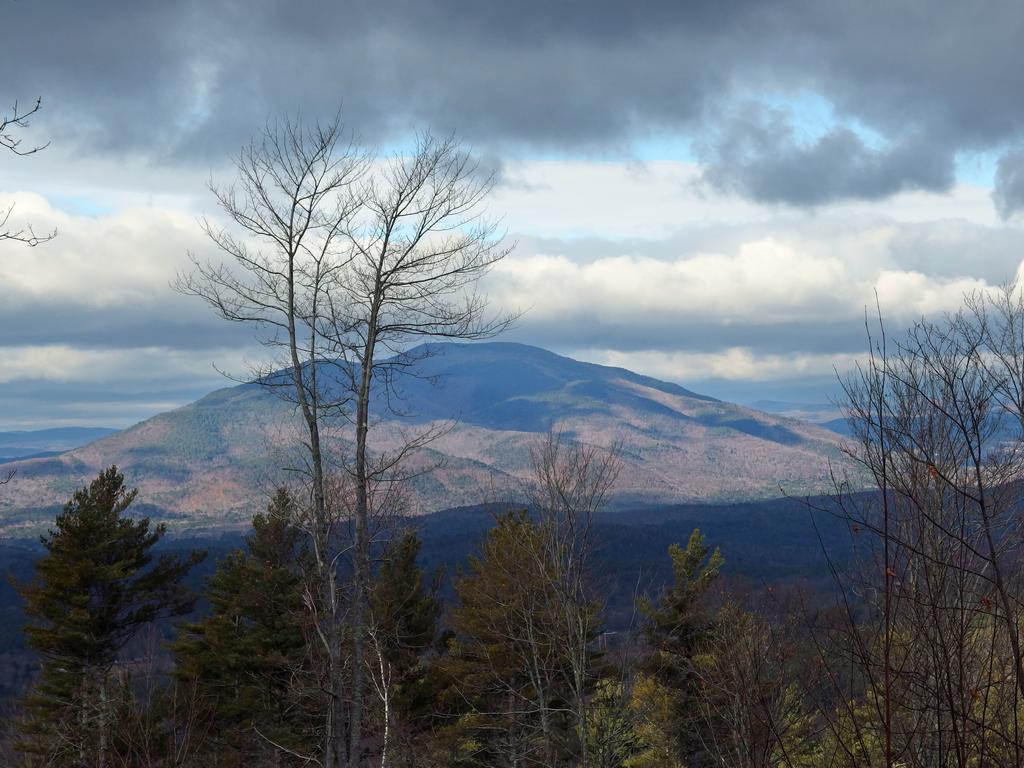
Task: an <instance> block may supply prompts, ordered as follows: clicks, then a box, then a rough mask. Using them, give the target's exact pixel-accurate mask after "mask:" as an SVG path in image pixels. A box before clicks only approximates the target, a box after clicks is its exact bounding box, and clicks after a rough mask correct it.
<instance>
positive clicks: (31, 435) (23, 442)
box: [0, 427, 117, 463]
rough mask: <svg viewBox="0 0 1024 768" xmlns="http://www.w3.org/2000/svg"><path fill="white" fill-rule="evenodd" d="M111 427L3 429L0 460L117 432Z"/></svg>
mask: <svg viewBox="0 0 1024 768" xmlns="http://www.w3.org/2000/svg"><path fill="white" fill-rule="evenodd" d="M116 431H117V430H116V429H109V428H108V427H53V428H51V429H35V430H19V431H16V432H0V463H4V462H9V461H14V460H16V459H25V458H29V457H36V456H40V455H50V456H52V455H56V454H59V453H63V452H64V451H70V450H71V449H72V448H79V447H81V446H83V445H86V444H87V443H91V442H92V441H93V440H99V439H100V438H101V437H106V436H107V435H110V434H113V433H114V432H116Z"/></svg>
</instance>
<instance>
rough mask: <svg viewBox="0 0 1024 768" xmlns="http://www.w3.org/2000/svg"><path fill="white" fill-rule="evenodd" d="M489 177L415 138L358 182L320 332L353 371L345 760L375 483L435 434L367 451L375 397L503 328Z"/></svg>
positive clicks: (455, 153) (356, 718)
mask: <svg viewBox="0 0 1024 768" xmlns="http://www.w3.org/2000/svg"><path fill="white" fill-rule="evenodd" d="M492 187H493V177H492V176H484V175H481V174H480V172H479V170H478V167H477V165H476V164H475V163H474V162H473V161H472V160H471V159H470V157H469V156H468V155H467V154H466V153H465V152H464V151H463V150H462V148H461V146H460V145H459V143H458V142H457V141H456V140H455V139H454V138H446V139H438V138H435V137H433V136H431V135H429V134H422V135H420V136H419V138H418V141H417V143H416V146H415V148H414V149H413V151H412V152H411V153H410V154H409V155H407V156H402V155H399V156H395V157H393V158H391V159H390V160H388V161H386V162H384V164H383V166H382V167H381V168H380V170H379V171H378V172H377V173H375V174H373V175H370V176H368V177H367V178H366V180H365V182H364V184H363V185H362V188H361V191H360V195H359V198H360V203H361V206H360V209H359V211H358V213H357V215H356V216H355V217H353V219H352V222H351V227H350V228H349V229H348V230H347V231H346V232H345V235H346V237H347V242H348V256H349V259H350V261H349V262H348V265H347V267H346V269H345V271H344V274H343V275H342V276H341V281H340V283H339V286H338V288H339V290H337V291H336V292H333V293H331V294H330V295H329V300H330V303H331V309H330V316H331V319H332V324H331V326H330V328H329V329H328V330H327V331H326V333H327V334H328V335H330V336H331V338H332V339H333V341H334V342H335V344H336V348H337V350H338V352H339V354H341V355H342V356H344V357H345V358H346V359H347V360H348V361H349V362H350V363H351V365H350V366H348V367H347V368H346V370H347V371H348V372H349V373H350V381H349V392H350V394H351V396H352V400H353V406H354V427H355V448H354V457H353V460H352V465H351V467H350V472H351V475H352V477H353V480H354V482H355V494H356V507H355V541H354V547H355V556H354V570H353V604H352V613H351V622H352V638H353V645H352V669H353V680H352V686H353V691H354V692H355V695H354V697H353V700H352V702H353V703H352V711H351V713H350V720H349V722H350V734H349V738H350V742H349V744H350V747H349V750H350V754H352V755H354V756H356V757H355V760H356V764H357V765H358V764H359V758H358V755H359V754H360V750H361V740H362V721H363V697H362V695H361V691H362V690H363V687H364V681H363V669H364V667H365V647H366V638H367V632H366V624H367V619H366V594H367V585H368V579H369V569H370V537H369V534H368V525H369V519H370V514H371V510H370V506H371V503H372V498H371V494H370V489H371V487H372V486H373V485H374V484H375V483H376V484H380V483H382V482H385V483H386V482H388V481H393V480H394V479H395V477H394V475H393V472H394V470H395V469H396V467H398V466H399V464H400V462H401V460H402V459H403V458H404V457H405V456H406V455H408V453H409V452H411V451H413V450H415V449H416V448H418V447H419V446H421V445H423V444H425V443H426V442H429V440H431V439H432V438H433V437H435V436H436V435H437V434H438V433H437V432H436V431H433V430H428V431H427V432H426V433H423V434H421V435H419V436H417V437H415V438H413V439H411V440H410V441H408V442H407V443H406V444H405V445H403V446H402V447H401V448H400V449H399V450H398V451H396V452H394V453H393V454H391V455H385V454H383V453H381V452H376V453H375V452H373V451H372V448H371V446H370V440H369V436H370V428H371V412H370V411H371V402H372V400H373V397H374V395H375V394H380V390H383V391H384V392H385V393H386V394H387V395H388V396H389V397H390V396H391V395H393V394H395V390H394V388H393V387H394V382H395V377H396V376H398V375H400V374H401V373H402V372H409V371H412V370H414V369H413V366H414V365H415V363H416V362H418V361H419V359H420V358H421V357H422V355H425V354H429V351H426V350H425V349H424V348H422V347H421V348H420V353H419V354H417V353H414V352H410V351H409V350H408V345H409V344H410V343H412V342H415V341H417V340H427V339H461V340H473V339H483V338H489V337H492V336H494V335H495V334H497V333H499V332H500V331H502V330H503V329H505V328H506V327H507V326H508V325H509V323H510V322H511V318H510V317H508V316H500V317H494V316H491V315H489V314H488V313H487V303H486V300H485V299H484V298H483V297H481V296H480V295H479V294H478V293H476V291H475V286H476V284H477V282H478V281H479V279H480V278H481V277H483V276H484V275H485V274H486V273H487V272H488V271H489V270H490V269H491V267H493V266H494V265H495V264H496V263H497V262H498V261H500V260H501V259H502V258H503V257H504V256H505V255H506V254H507V253H508V252H509V248H508V247H504V246H503V245H502V243H501V238H500V236H498V233H497V229H496V225H495V224H494V223H493V222H491V221H489V220H487V219H486V218H485V216H484V213H485V212H484V207H483V206H484V202H485V200H486V198H487V195H488V193H489V192H490V191H491V189H492Z"/></svg>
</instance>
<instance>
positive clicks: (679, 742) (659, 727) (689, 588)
mask: <svg viewBox="0 0 1024 768" xmlns="http://www.w3.org/2000/svg"><path fill="white" fill-rule="evenodd" d="M668 554H669V557H671V558H672V571H673V581H672V584H670V585H669V586H668V587H667V588H666V589H665V590H664V591H663V592H662V594H661V596H660V597H659V598H658V600H657V602H653V603H652V602H651V601H649V600H646V599H644V600H641V601H640V603H639V608H640V612H641V613H642V614H643V615H644V617H645V620H646V621H645V624H644V636H645V638H646V640H647V644H648V646H649V648H650V655H649V656H648V657H647V659H646V660H645V661H644V663H643V665H642V675H641V677H640V678H639V680H638V684H639V687H640V688H644V687H647V688H648V689H650V690H649V694H648V695H649V698H650V699H651V700H658V701H663V702H666V703H667V705H668V706H667V710H666V712H668V711H670V712H671V714H670V715H668V716H667V717H664V718H662V719H661V720H660V721H659V722H658V723H655V722H653V721H652V723H650V725H651V728H652V729H653V730H656V731H663V730H667V731H669V733H663V732H662V733H659V734H657V735H656V736H655V737H654V738H653V739H652V740H651V744H652V749H653V750H654V752H657V751H658V750H660V749H661V747H659V746H657V745H658V743H662V742H664V741H666V740H668V739H667V738H666V737H671V740H674V741H675V746H676V750H677V754H676V755H675V757H676V758H678V759H679V760H680V761H681V763H682V764H686V765H688V764H690V762H691V760H690V758H691V757H692V756H693V754H694V752H695V751H696V750H697V748H698V747H697V745H696V743H695V739H696V737H695V735H694V734H695V732H696V722H695V719H696V702H695V699H696V696H697V692H696V690H695V686H696V680H695V677H694V659H695V657H696V655H697V654H698V653H699V652H700V650H701V647H702V644H703V643H704V642H705V641H706V639H707V638H708V636H709V633H710V632H711V630H712V629H713V627H714V621H713V618H712V617H711V616H710V615H709V613H708V611H707V610H706V609H705V607H704V604H703V598H704V595H705V594H706V592H707V590H708V588H709V587H710V586H711V584H712V582H713V581H714V580H715V579H717V578H718V575H719V573H720V571H721V568H722V563H723V562H724V560H723V558H722V554H721V552H720V551H719V550H718V549H717V548H716V549H715V550H714V551H713V552H712V551H710V550H709V549H708V547H707V545H706V544H705V543H704V537H703V536H702V535H701V532H700V531H699V530H696V529H694V531H693V533H692V534H691V535H690V540H689V541H688V542H687V544H686V548H685V549H684V548H682V547H680V546H679V545H678V544H672V545H671V546H670V547H669V549H668ZM652 733H653V731H652ZM652 755H653V753H652ZM631 764H632V765H637V766H647V765H651V766H655V765H657V766H662V765H670V764H672V763H671V762H669V763H665V762H663V758H661V757H658V758H657V759H654V758H653V757H652V758H651V759H649V760H648V758H647V757H646V756H645V755H640V756H638V757H636V758H634V760H633V762H632V763H631Z"/></svg>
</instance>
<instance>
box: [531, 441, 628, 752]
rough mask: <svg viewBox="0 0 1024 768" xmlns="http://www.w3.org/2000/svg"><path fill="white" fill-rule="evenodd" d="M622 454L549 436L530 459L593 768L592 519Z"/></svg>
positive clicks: (575, 712) (561, 635)
mask: <svg viewBox="0 0 1024 768" xmlns="http://www.w3.org/2000/svg"><path fill="white" fill-rule="evenodd" d="M621 453H622V447H621V444H620V443H615V444H613V445H612V447H611V448H610V449H608V450H605V449H602V448H598V447H596V446H593V445H587V444H585V443H581V442H578V441H574V440H570V439H569V438H568V437H567V436H566V435H565V434H564V433H562V432H557V431H554V430H551V431H549V432H548V434H547V436H546V438H545V440H544V442H542V443H541V444H540V445H539V446H537V447H536V448H534V450H533V451H532V452H531V459H532V463H533V475H534V487H533V489H532V492H531V499H530V501H531V507H532V508H533V509H534V510H535V512H536V513H537V514H539V515H540V518H541V531H542V542H543V550H542V552H540V553H539V554H540V556H541V557H542V558H543V560H544V562H545V566H546V567H544V568H541V569H540V572H541V573H544V574H546V575H547V576H548V577H549V578H550V579H551V581H552V584H551V589H552V593H553V594H554V595H555V602H556V613H557V615H558V616H559V619H560V624H561V626H560V628H559V631H558V632H557V633H556V637H555V643H556V645H557V646H561V648H560V650H561V654H562V656H563V658H564V661H565V666H564V668H565V669H567V670H568V671H569V679H568V680H567V681H566V682H567V683H568V688H569V690H571V691H572V699H573V701H572V705H571V710H572V712H571V715H572V719H573V723H574V726H575V730H576V740H577V744H578V749H579V765H580V766H581V768H586V767H587V766H588V765H590V760H589V754H588V742H589V739H588V738H587V735H588V733H589V731H590V727H589V719H588V711H587V704H588V697H589V693H590V690H589V689H590V686H591V683H592V682H593V679H592V670H591V650H590V649H591V643H592V641H593V639H594V635H595V633H596V631H597V629H598V617H599V616H600V604H599V602H598V601H597V599H596V596H595V594H594V592H593V590H592V584H591V572H590V569H591V566H592V556H593V550H594V546H595V542H594V518H595V516H596V515H597V514H598V513H599V512H600V511H601V510H602V509H603V508H604V506H605V504H606V503H607V501H608V495H609V493H610V492H611V491H612V489H613V487H614V485H615V481H616V480H617V479H618V475H619V472H620V471H621V469H622V461H621Z"/></svg>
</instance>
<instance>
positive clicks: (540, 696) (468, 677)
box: [443, 512, 572, 766]
mask: <svg viewBox="0 0 1024 768" xmlns="http://www.w3.org/2000/svg"><path fill="white" fill-rule="evenodd" d="M544 537H545V531H544V528H543V525H542V524H540V523H536V522H534V521H532V520H531V519H530V518H529V516H528V515H527V514H526V513H525V512H510V513H508V514H506V515H503V516H502V517H500V518H499V519H498V522H497V525H495V527H494V528H492V529H491V531H490V532H489V533H488V535H487V538H486V540H485V541H484V543H483V547H482V551H481V552H480V554H479V555H477V556H475V557H472V558H470V562H469V571H468V572H467V573H466V574H463V575H461V576H460V577H459V578H457V579H456V580H455V593H456V596H457V597H458V605H457V606H456V607H455V609H454V610H453V611H452V618H451V628H452V630H453V632H454V633H455V637H454V639H453V640H452V642H451V643H450V647H449V654H448V656H447V657H446V658H445V660H444V662H443V664H444V671H445V672H446V674H447V676H448V680H449V682H450V689H449V690H448V691H447V692H446V697H445V700H444V701H443V703H448V704H449V705H450V706H452V707H453V708H454V709H455V711H456V712H458V713H459V714H461V719H460V720H459V725H458V727H457V729H456V730H457V735H456V738H455V739H453V740H452V750H453V756H452V757H451V758H450V760H449V762H450V764H453V765H455V764H467V765H489V766H517V765H532V764H542V765H555V764H558V763H560V762H561V761H562V760H563V758H564V757H565V752H566V749H567V747H568V745H567V742H568V739H569V738H570V735H571V732H572V728H571V723H570V722H569V715H568V707H567V702H568V701H569V700H570V698H571V689H570V687H569V685H568V681H569V677H570V672H569V668H568V661H567V657H566V653H565V647H564V643H563V642H562V641H563V635H564V623H563V620H562V619H563V616H562V612H561V603H560V595H559V593H558V590H557V584H556V581H555V579H554V578H553V575H554V573H555V564H554V563H553V562H552V561H551V560H550V558H549V557H548V556H547V553H548V551H549V550H548V548H547V547H546V546H545V538H544ZM457 760H462V762H456V761H457Z"/></svg>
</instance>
